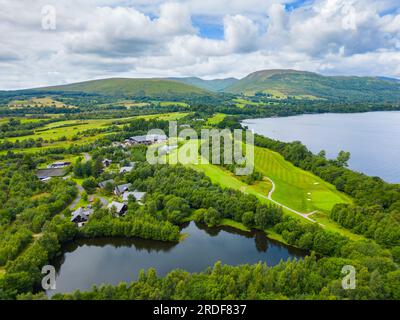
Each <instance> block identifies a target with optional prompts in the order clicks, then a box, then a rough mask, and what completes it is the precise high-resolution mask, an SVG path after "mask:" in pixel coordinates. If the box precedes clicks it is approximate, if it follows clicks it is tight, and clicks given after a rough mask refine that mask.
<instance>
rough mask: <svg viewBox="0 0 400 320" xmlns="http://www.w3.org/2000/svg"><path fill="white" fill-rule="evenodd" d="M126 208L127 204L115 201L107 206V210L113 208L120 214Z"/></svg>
mask: <svg viewBox="0 0 400 320" xmlns="http://www.w3.org/2000/svg"><path fill="white" fill-rule="evenodd" d="M125 206H126V204H125V203H122V202H117V201H113V202H111V203H110V204H109V205H108V206H107V208H108V209H111V208H112V207H115V209H116V210H117V212H118V213H120V212H121V211H122V210H123V209H124V207H125Z"/></svg>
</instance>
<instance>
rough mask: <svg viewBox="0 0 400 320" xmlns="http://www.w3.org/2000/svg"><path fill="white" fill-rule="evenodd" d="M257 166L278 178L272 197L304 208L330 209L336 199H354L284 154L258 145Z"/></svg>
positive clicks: (275, 178)
mask: <svg viewBox="0 0 400 320" xmlns="http://www.w3.org/2000/svg"><path fill="white" fill-rule="evenodd" d="M254 159H255V169H256V170H257V171H259V172H261V173H262V174H263V175H264V176H267V177H269V178H270V179H272V180H273V181H274V182H275V185H276V189H275V191H274V193H273V195H272V198H273V199H274V200H276V201H278V202H280V203H283V204H285V205H287V206H289V207H290V208H292V209H295V210H298V211H300V212H304V213H307V212H311V211H314V210H319V211H322V212H329V211H330V210H331V209H332V207H333V206H334V205H335V204H336V203H348V202H351V199H350V198H349V197H348V196H346V195H345V194H343V193H340V192H339V191H337V190H336V188H335V187H334V186H333V185H331V184H329V183H327V182H325V181H323V180H322V179H320V178H318V177H317V176H315V175H313V174H312V173H310V172H307V171H304V170H301V169H299V168H297V167H295V166H294V165H292V164H291V163H290V162H288V161H286V160H285V159H284V158H283V157H282V156H281V155H280V154H278V153H276V152H273V151H270V150H268V149H264V148H259V147H255V150H254Z"/></svg>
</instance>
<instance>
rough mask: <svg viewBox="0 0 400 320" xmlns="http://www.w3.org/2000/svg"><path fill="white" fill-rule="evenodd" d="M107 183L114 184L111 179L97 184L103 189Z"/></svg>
mask: <svg viewBox="0 0 400 320" xmlns="http://www.w3.org/2000/svg"><path fill="white" fill-rule="evenodd" d="M107 183H111V184H114V180H113V179H109V180H106V181H102V182H100V183H99V187H100V188H102V189H104V187H105V186H106V184H107Z"/></svg>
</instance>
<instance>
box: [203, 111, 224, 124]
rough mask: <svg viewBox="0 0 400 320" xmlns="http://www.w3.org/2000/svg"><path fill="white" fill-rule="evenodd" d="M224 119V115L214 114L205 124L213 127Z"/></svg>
mask: <svg viewBox="0 0 400 320" xmlns="http://www.w3.org/2000/svg"><path fill="white" fill-rule="evenodd" d="M225 117H226V114H223V113H216V114H214V115H213V116H212V117H211V118H208V120H207V124H209V125H215V124H218V123H220V122H221V121H222V120H224V119H225Z"/></svg>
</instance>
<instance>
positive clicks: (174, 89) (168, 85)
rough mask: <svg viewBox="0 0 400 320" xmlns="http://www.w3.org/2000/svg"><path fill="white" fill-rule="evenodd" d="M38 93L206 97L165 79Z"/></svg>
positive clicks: (87, 84)
mask: <svg viewBox="0 0 400 320" xmlns="http://www.w3.org/2000/svg"><path fill="white" fill-rule="evenodd" d="M36 90H40V91H65V92H84V93H99V94H102V95H108V96H157V97H163V96H173V95H178V96H179V95H190V94H196V95H206V94H208V92H207V91H205V90H203V89H201V88H197V87H194V86H191V85H188V84H185V83H181V82H178V81H173V80H166V79H128V78H112V79H103V80H92V81H86V82H80V83H73V84H68V85H61V86H54V87H47V88H39V89H36Z"/></svg>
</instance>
